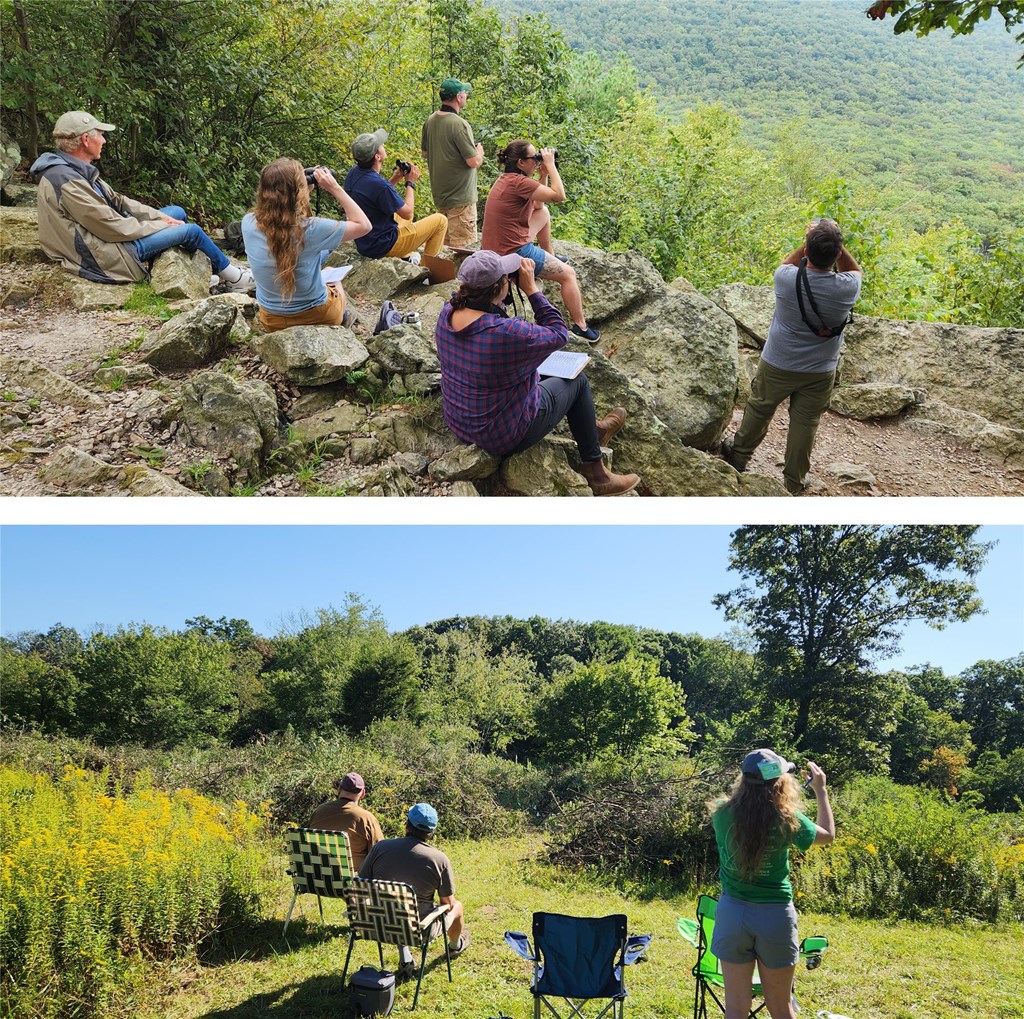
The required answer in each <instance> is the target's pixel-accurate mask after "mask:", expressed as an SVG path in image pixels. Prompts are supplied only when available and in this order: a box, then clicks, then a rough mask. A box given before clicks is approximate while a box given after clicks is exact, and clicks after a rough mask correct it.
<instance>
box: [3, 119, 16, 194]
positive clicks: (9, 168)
mask: <svg viewBox="0 0 1024 1019" xmlns="http://www.w3.org/2000/svg"><path fill="white" fill-rule="evenodd" d="M20 162H21V146H20V145H18V143H17V142H16V141H15V140H14V139H13V138H11V137H9V136H8V134H7V132H6V131H5V130H4V129H3V128H2V127H0V188H2V187H6V186H7V184H8V182H9V181H10V179H11V176H12V174H13V173H14V171H15V169H17V166H18V163H20Z"/></svg>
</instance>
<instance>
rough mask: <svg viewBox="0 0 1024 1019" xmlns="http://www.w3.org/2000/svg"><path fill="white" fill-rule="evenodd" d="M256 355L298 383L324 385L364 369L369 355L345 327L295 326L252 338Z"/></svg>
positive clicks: (302, 384)
mask: <svg viewBox="0 0 1024 1019" xmlns="http://www.w3.org/2000/svg"><path fill="white" fill-rule="evenodd" d="M252 345H253V349H254V350H255V351H256V353H257V354H259V356H260V357H261V358H262V359H263V360H264V361H265V362H266V363H267V364H269V365H270V367H271V368H273V369H274V370H275V371H276V372H279V373H280V374H281V375H283V376H284V377H285V378H287V379H289V380H290V381H291V382H294V383H295V384H296V385H299V386H325V385H328V384H329V383H331V382H337V381H338V380H339V379H343V378H345V376H346V375H348V373H349V372H352V371H355V370H356V369H357V368H362V366H363V365H364V364H366V362H367V360H369V357H370V355H369V354H368V353H367V350H366V347H364V346H363V344H362V343H361V342H360V341H359V340H358V339H357V338H356V336H355V334H354V333H353V332H352V331H351V330H349V329H346V328H345V327H344V326H292V327H291V328H290V329H280V330H278V331H276V332H273V333H267V334H265V335H263V336H257V337H256V338H255V339H254V340H253V344H252Z"/></svg>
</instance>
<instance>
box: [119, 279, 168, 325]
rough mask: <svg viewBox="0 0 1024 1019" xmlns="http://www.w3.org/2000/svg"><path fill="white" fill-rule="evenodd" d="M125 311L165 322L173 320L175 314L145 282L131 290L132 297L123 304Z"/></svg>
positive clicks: (137, 284)
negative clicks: (150, 316)
mask: <svg viewBox="0 0 1024 1019" xmlns="http://www.w3.org/2000/svg"><path fill="white" fill-rule="evenodd" d="M124 307H125V310H126V311H134V312H137V313H138V314H140V315H152V316H153V318H158V319H160V321H161V322H166V321H167V320H168V319H169V318H173V317H174V316H175V315H176V314H177V312H175V311H172V310H171V308H170V307H169V306H168V304H167V301H166V300H164V298H162V297H160V296H159V295H158V294H156V293H155V292H154V290H153V287H152V285H151V284H149V283H147V282H142V283H136V284H135V289H134V290H132V296H131V297H129V298H128V300H127V302H126V303H125V306H124Z"/></svg>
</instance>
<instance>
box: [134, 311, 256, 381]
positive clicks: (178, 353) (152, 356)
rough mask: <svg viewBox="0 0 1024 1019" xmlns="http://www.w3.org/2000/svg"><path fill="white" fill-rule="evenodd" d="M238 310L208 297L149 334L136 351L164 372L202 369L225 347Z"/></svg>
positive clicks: (222, 351) (218, 355) (147, 361)
mask: <svg viewBox="0 0 1024 1019" xmlns="http://www.w3.org/2000/svg"><path fill="white" fill-rule="evenodd" d="M237 314H238V309H237V308H235V307H234V306H233V305H231V304H228V303H225V302H223V301H216V300H213V299H212V298H207V299H206V300H204V301H200V302H199V304H197V305H196V306H195V307H194V308H191V309H189V310H188V311H186V312H183V313H182V314H181V315H178V316H177V317H176V318H172V319H171V320H170V321H169V322H166V323H164V325H163V326H161V327H160V328H159V329H157V330H156V331H155V332H153V333H151V334H150V335H149V336H148V337H147V338H146V341H145V342H144V343H143V344H142V347H141V348H140V350H139V352H140V354H141V355H142V359H143V360H144V361H145V362H146V363H147V364H151V365H153V366H154V367H155V368H160V369H162V370H163V371H182V370H186V369H189V368H201V367H203V365H206V364H209V363H210V362H211V361H214V360H216V359H217V358H218V357H220V356H222V355H223V353H224V351H225V350H227V348H228V343H229V341H230V336H231V328H232V326H233V325H234V324H235V316H236V315H237Z"/></svg>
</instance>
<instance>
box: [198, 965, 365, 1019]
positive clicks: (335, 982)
mask: <svg viewBox="0 0 1024 1019" xmlns="http://www.w3.org/2000/svg"><path fill="white" fill-rule="evenodd" d="M271 1009H272V1010H273V1015H274V1017H275V1019H328V1017H330V1019H338V1016H343V1015H346V1014H347V1012H348V1000H347V995H346V993H345V987H344V985H343V984H342V982H341V975H340V974H338V975H337V976H321V977H310V978H309V979H308V980H303V981H301V982H298V983H292V984H285V985H284V986H283V987H279V988H277V989H276V990H273V991H265V992H263V993H262V994H254V995H253V996H252V997H251V998H248V999H247V1000H246V1001H242V1002H240V1003H239V1004H237V1005H233V1006H232V1007H230V1008H218V1009H216V1010H215V1011H213V1012H207V1013H206V1014H205V1015H204V1016H203V1019H266V1016H267V1013H268V1011H269V1010H271Z"/></svg>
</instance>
